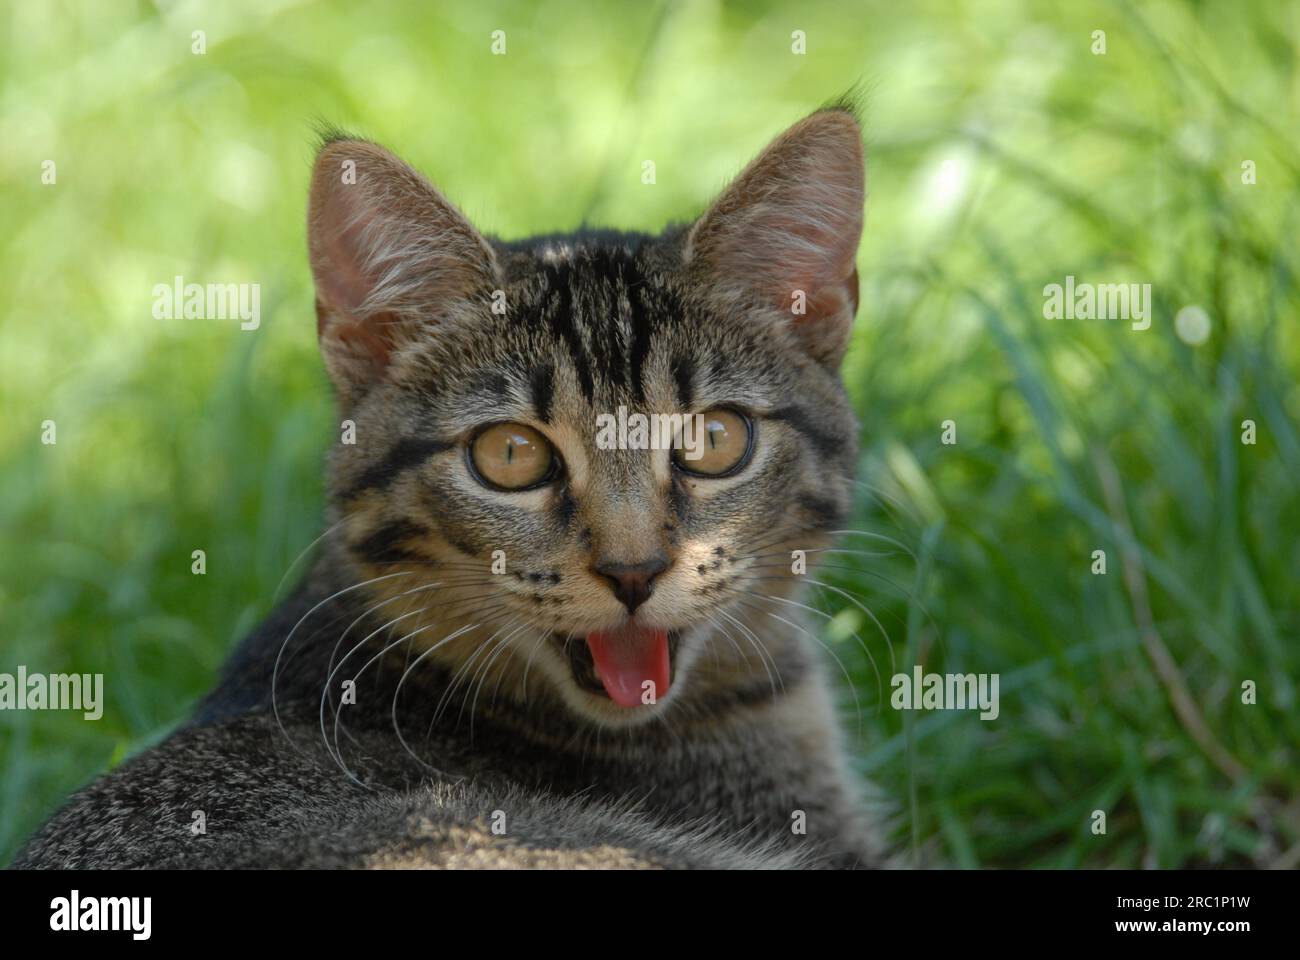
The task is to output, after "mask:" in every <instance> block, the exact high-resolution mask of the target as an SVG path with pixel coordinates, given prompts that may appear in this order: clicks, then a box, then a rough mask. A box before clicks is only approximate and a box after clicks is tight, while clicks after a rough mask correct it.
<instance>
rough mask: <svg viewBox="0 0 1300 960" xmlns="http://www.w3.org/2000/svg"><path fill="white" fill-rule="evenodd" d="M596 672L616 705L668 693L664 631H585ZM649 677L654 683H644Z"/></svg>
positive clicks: (644, 700)
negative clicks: (590, 632) (648, 685)
mask: <svg viewBox="0 0 1300 960" xmlns="http://www.w3.org/2000/svg"><path fill="white" fill-rule="evenodd" d="M587 646H588V647H589V648H590V649H591V658H592V659H593V660H594V661H595V662H596V675H597V676H599V677H600V682H601V683H602V684H604V685H605V692H606V693H608V694H609V698H610V699H611V700H613V701H614V702H615V703H617V704H618V705H619V706H620V707H637V706H640V705H641V704H642V703H645V702H646V701H647V700H649V701H650V702H654V701H653V700H650V696H651V695H653V697H654V699H655V700H657V699H659V698H660V697H662V696H664V695H665V694H666V693H668V633H667V631H665V630H645V629H641V628H636V627H633V628H628V629H624V630H610V631H602V632H597V633H592V634H588V635H587ZM646 681H649V682H650V683H652V684H654V686H652V687H646V686H645V683H646Z"/></svg>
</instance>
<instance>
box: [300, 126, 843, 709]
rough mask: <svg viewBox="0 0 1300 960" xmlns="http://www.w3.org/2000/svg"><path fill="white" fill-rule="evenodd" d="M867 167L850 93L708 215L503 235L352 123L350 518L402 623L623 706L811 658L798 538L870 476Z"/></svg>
mask: <svg viewBox="0 0 1300 960" xmlns="http://www.w3.org/2000/svg"><path fill="white" fill-rule="evenodd" d="M350 174H351V175H350ZM862 180H863V176H862V156H861V147H860V134H859V131H858V127H857V124H856V122H855V121H854V120H853V118H852V117H851V116H850V115H849V114H848V113H847V112H844V111H841V110H830V111H824V112H821V113H817V114H814V115H813V116H812V117H810V118H808V119H807V120H805V121H803V122H802V123H801V124H799V125H796V126H795V127H794V128H792V129H791V130H790V131H788V132H787V133H786V134H785V135H784V136H783V137H781V138H779V139H778V140H777V141H776V142H775V143H773V145H772V146H770V147H769V148H768V150H767V151H766V152H765V153H764V154H763V155H762V156H760V157H759V158H758V160H756V161H754V163H752V164H751V165H750V167H749V168H747V169H746V171H745V172H744V173H743V174H742V175H741V176H740V177H739V178H738V179H737V181H736V182H735V183H734V184H733V185H732V186H731V187H730V188H729V189H728V190H727V191H725V192H724V194H723V195H722V197H721V198H720V199H719V200H718V201H717V202H716V203H715V204H714V206H713V207H712V208H711V209H710V211H709V212H708V213H706V214H705V215H704V216H703V217H702V218H701V219H700V220H699V221H698V222H696V223H695V224H693V225H692V226H690V227H687V228H675V229H670V230H669V231H667V232H666V233H665V234H663V235H661V236H653V237H652V236H645V235H632V234H614V233H580V234H576V235H572V236H557V237H547V238H537V239H533V240H528V241H522V242H518V243H511V244H506V243H499V242H490V241H488V240H487V239H485V238H483V237H482V236H481V235H479V234H478V233H477V231H475V230H474V228H473V227H472V226H470V224H469V223H468V222H467V221H466V220H465V219H464V218H463V217H462V216H461V215H460V214H459V213H458V212H457V211H456V210H455V209H454V208H453V207H451V205H450V204H449V203H447V201H446V200H445V199H443V198H442V197H441V196H440V195H439V194H438V193H437V191H436V190H434V188H433V187H431V186H430V185H429V184H427V183H426V182H425V181H424V180H423V179H422V178H420V177H419V175H418V174H416V173H414V172H413V171H412V170H410V168H408V167H406V166H405V165H403V164H402V163H401V162H400V161H398V160H396V158H394V157H393V156H392V155H391V154H388V153H387V152H386V151H384V150H382V149H381V148H378V147H375V146H373V145H371V144H367V143H364V142H360V141H352V140H341V141H334V142H332V143H330V144H328V145H327V146H326V147H325V148H324V150H323V151H322V153H321V155H320V157H319V159H318V161H317V166H316V172H315V175H314V179H313V188H312V203H311V251H312V265H313V270H314V273H315V276H316V282H317V292H318V297H317V310H318V319H319V333H320V339H321V346H322V353H323V356H324V358H325V361H326V365H327V368H328V369H329V371H330V374H331V377H332V379H333V380H334V383H335V386H336V389H337V392H338V396H339V400H340V405H341V407H342V411H343V416H344V417H346V418H347V419H350V420H352V421H353V422H354V423H355V439H356V442H355V443H354V444H341V445H340V446H339V447H338V448H337V449H336V450H335V451H334V453H333V456H332V462H331V484H332V487H331V489H332V500H333V505H334V506H333V509H334V511H335V517H334V519H335V520H336V521H338V523H339V526H338V530H339V534H338V535H339V537H340V540H341V543H342V544H343V547H342V553H343V555H344V556H345V557H346V560H347V562H348V564H349V565H350V567H351V568H352V570H353V571H354V572H355V574H356V581H357V582H362V581H372V582H371V583H369V584H368V585H367V587H366V588H365V589H366V590H367V592H368V593H369V595H370V596H371V597H372V598H373V600H372V605H375V606H377V607H378V609H377V611H376V615H382V616H383V618H384V621H385V622H388V621H392V622H391V623H390V624H389V626H388V628H387V630H386V632H385V634H384V635H385V636H389V637H390V638H391V639H389V640H388V641H386V642H391V643H394V644H395V645H396V644H398V643H406V642H409V643H411V644H413V645H414V647H415V649H417V650H420V651H422V653H423V654H424V655H425V656H429V657H435V658H437V659H438V660H439V661H440V662H442V663H443V664H444V665H446V666H448V667H451V668H453V669H454V670H455V671H456V672H457V675H458V676H463V678H464V680H463V683H464V686H465V689H466V690H467V691H469V690H475V691H481V690H482V689H483V687H484V685H485V684H486V686H487V688H488V689H490V690H492V691H493V693H492V696H498V695H506V696H517V697H523V696H525V695H527V694H529V693H530V692H531V694H532V695H534V696H536V695H538V694H539V692H540V693H542V694H545V695H549V696H553V697H555V698H558V700H559V701H562V702H563V703H564V704H565V705H567V707H568V708H569V709H570V710H572V711H574V712H575V713H577V714H578V715H579V716H581V717H584V718H587V719H591V720H595V721H597V722H599V723H601V724H603V725H608V726H624V725H632V724H636V723H639V722H644V721H645V720H647V719H649V718H651V717H653V716H654V715H656V713H659V712H662V711H666V710H672V709H674V704H681V709H683V710H686V709H687V708H688V707H694V708H695V709H697V710H703V709H706V708H709V707H720V706H722V705H725V704H733V703H737V702H744V701H747V700H752V699H760V698H762V697H767V696H773V695H775V694H776V693H777V684H776V683H775V682H774V668H775V671H776V674H780V675H781V676H782V682H783V683H785V682H789V680H790V678H789V677H787V676H785V675H783V674H781V667H782V665H785V667H786V669H787V670H795V669H797V664H798V663H801V662H803V661H802V659H801V658H800V657H799V656H796V654H798V653H799V652H800V650H801V648H800V644H802V643H807V642H808V640H807V639H806V638H804V637H801V636H800V634H799V633H798V628H797V626H796V624H795V622H794V621H797V619H798V618H797V616H796V615H795V614H797V613H798V606H797V601H791V600H790V597H791V595H792V594H793V593H794V592H795V591H796V590H797V587H798V584H799V577H798V574H797V573H795V572H792V568H794V567H797V560H798V558H797V556H796V557H792V551H795V550H803V551H807V550H812V549H815V548H816V547H818V546H819V545H820V544H821V543H822V542H824V540H825V538H826V535H827V533H828V532H829V531H831V530H833V529H834V528H835V527H836V526H837V524H838V522H839V520H840V518H841V517H842V516H843V514H844V512H845V511H846V510H847V507H848V503H849V499H850V487H851V484H852V479H851V477H852V472H853V463H854V460H855V456H856V448H855V426H854V422H853V418H852V415H851V413H850V410H849V406H848V403H847V401H846V399H845V396H844V393H843V389H842V387H841V385H840V383H839V380H838V374H837V368H838V364H839V360H840V357H841V355H842V353H843V350H844V348H845V346H846V344H847V340H848V335H849V330H850V327H851V323H852V318H853V313H854V310H855V308H856V302H855V301H856V293H857V291H856V285H857V277H856V272H855V268H854V264H853V256H854V252H855V251H856V248H857V243H858V238H859V233H860V229H861V216H862V204H863V193H862ZM674 417H675V418H676V419H673V418H674ZM641 418H644V419H641ZM642 426H645V429H641V427H642ZM406 638H409V639H406ZM502 691H504V694H503V693H502Z"/></svg>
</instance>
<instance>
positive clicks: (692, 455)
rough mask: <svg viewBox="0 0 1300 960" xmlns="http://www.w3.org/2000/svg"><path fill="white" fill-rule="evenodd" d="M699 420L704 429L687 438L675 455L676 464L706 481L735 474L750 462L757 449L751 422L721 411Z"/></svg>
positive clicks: (709, 413)
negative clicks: (754, 448) (708, 478)
mask: <svg viewBox="0 0 1300 960" xmlns="http://www.w3.org/2000/svg"><path fill="white" fill-rule="evenodd" d="M700 416H701V418H702V427H703V429H702V430H697V431H696V435H695V436H694V437H691V436H690V435H689V434H687V435H685V436H684V438H683V443H682V445H681V446H680V447H679V448H678V449H675V450H674V451H673V461H674V462H675V463H676V464H677V466H679V467H680V468H681V469H682V470H684V471H686V472H687V473H695V474H699V475H700V476H704V477H722V476H727V475H728V474H731V473H735V472H736V471H737V470H739V469H740V468H741V467H743V466H744V465H745V464H746V463H747V462H748V461H749V455H750V453H751V451H752V448H753V445H754V444H753V429H754V428H753V426H752V425H751V424H750V422H749V419H748V418H747V417H745V416H744V415H742V414H739V413H737V412H736V411H735V410H726V409H723V408H721V407H718V408H716V409H713V410H708V411H706V412H705V413H703V414H701V415H700ZM687 441H689V442H687Z"/></svg>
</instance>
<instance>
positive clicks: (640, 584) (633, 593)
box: [592, 553, 668, 613]
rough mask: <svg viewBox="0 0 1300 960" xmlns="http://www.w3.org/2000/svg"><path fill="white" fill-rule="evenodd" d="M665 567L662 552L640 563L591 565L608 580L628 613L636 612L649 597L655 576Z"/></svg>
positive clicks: (664, 558) (665, 562)
mask: <svg viewBox="0 0 1300 960" xmlns="http://www.w3.org/2000/svg"><path fill="white" fill-rule="evenodd" d="M667 569H668V557H667V556H666V555H665V554H662V553H661V554H659V555H658V556H655V557H651V558H650V559H649V560H642V561H641V562H640V563H609V562H601V563H597V564H596V565H595V566H593V567H592V570H594V571H595V572H596V573H597V574H599V575H600V576H602V577H604V578H605V579H606V580H608V581H609V587H610V589H611V590H613V591H614V596H616V597H618V600H619V603H621V604H623V606H625V607H627V612H628V613H636V608H637V607H639V606H641V604H643V603H645V602H646V601H647V600H649V599H650V594H652V593H653V592H654V586H655V577H657V576H659V574H661V573H663V572H664V571H665V570H667Z"/></svg>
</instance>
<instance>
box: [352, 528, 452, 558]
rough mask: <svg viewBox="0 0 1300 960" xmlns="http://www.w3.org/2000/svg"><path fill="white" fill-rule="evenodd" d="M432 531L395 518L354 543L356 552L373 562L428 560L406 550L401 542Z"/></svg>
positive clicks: (424, 535)
mask: <svg viewBox="0 0 1300 960" xmlns="http://www.w3.org/2000/svg"><path fill="white" fill-rule="evenodd" d="M431 533H432V531H431V530H429V528H428V527H423V526H420V525H419V524H416V523H411V522H410V521H409V520H394V521H392V522H390V523H385V524H384V525H383V526H381V527H379V528H378V529H377V530H375V531H374V532H372V533H370V534H368V535H367V536H366V538H365V539H364V540H362V541H361V542H360V543H355V544H353V545H352V550H353V552H354V553H356V554H358V555H359V556H360V557H362V558H363V559H365V560H366V561H368V562H369V563H373V564H383V563H403V562H408V561H411V560H418V561H427V560H428V558H427V557H425V556H423V555H421V554H419V553H416V552H414V551H411V550H406V549H404V548H402V547H400V546H398V544H399V543H401V542H402V541H405V540H412V539H415V538H416V537H428V536H429V535H430V534H431Z"/></svg>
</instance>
